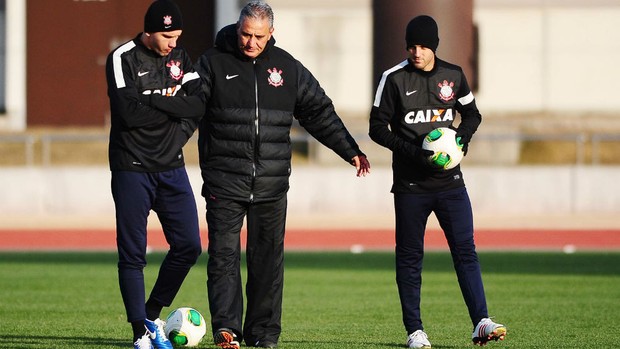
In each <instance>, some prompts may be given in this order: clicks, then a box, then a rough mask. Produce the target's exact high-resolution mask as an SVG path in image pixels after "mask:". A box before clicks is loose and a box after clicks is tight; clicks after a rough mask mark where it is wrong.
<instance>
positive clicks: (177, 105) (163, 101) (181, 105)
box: [145, 55, 205, 119]
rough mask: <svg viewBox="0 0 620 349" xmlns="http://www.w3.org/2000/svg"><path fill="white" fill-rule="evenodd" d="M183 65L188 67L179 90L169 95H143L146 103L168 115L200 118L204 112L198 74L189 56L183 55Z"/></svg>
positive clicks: (181, 117)
mask: <svg viewBox="0 0 620 349" xmlns="http://www.w3.org/2000/svg"><path fill="white" fill-rule="evenodd" d="M183 66H184V67H190V68H189V71H187V72H185V74H184V75H183V80H182V81H181V89H180V91H178V90H176V91H174V92H173V93H172V95H171V96H162V95H159V94H157V95H150V96H145V97H146V99H148V100H149V101H148V103H149V104H150V105H151V106H152V107H154V108H157V109H159V110H160V111H163V112H164V113H166V114H167V115H168V116H170V117H172V118H177V119H196V118H201V117H202V116H203V115H204V113H205V101H204V94H203V93H202V87H201V81H200V76H199V75H198V73H197V72H196V71H195V70H194V67H193V64H192V62H191V60H190V59H189V57H188V56H187V55H185V58H184V65H183Z"/></svg>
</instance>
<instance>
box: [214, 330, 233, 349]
mask: <svg viewBox="0 0 620 349" xmlns="http://www.w3.org/2000/svg"><path fill="white" fill-rule="evenodd" d="M213 342H214V343H215V345H217V346H218V347H220V348H222V349H239V342H238V341H237V335H236V334H235V333H234V332H233V331H232V330H231V329H228V328H220V329H219V330H217V332H215V334H214V335H213Z"/></svg>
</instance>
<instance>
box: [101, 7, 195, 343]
mask: <svg viewBox="0 0 620 349" xmlns="http://www.w3.org/2000/svg"><path fill="white" fill-rule="evenodd" d="M182 28H183V19H182V17H181V12H180V10H179V8H178V6H177V5H176V4H175V3H173V2H172V1H168V0H158V1H155V2H153V3H152V4H151V6H150V7H149V8H148V10H147V12H146V15H145V16H144V32H142V33H139V34H138V35H137V36H136V37H135V38H134V39H133V40H130V41H128V42H126V43H124V44H122V45H121V46H119V47H118V48H116V49H114V50H113V51H112V52H111V53H110V54H109V55H108V59H107V62H106V78H107V82H108V96H109V98H110V114H111V127H110V144H109V161H110V170H111V173H112V196H113V198H114V205H115V209H116V237H117V239H116V240H117V247H118V257H119V260H118V275H119V286H120V291H121V296H122V299H123V303H124V305H125V311H126V313H127V321H128V322H130V323H131V325H132V329H133V341H134V349H152V348H156V349H172V344H171V342H170V340H168V338H166V335H165V333H164V330H163V325H164V322H163V321H162V320H160V319H159V316H160V312H161V311H162V309H163V307H167V306H170V304H172V301H173V300H174V297H175V296H176V294H177V292H178V291H179V289H180V287H181V284H182V283H183V280H184V279H185V277H186V275H187V273H188V272H189V270H190V268H191V267H192V266H193V265H194V264H195V263H196V261H197V259H198V256H199V255H200V253H201V251H202V248H201V242H200V234H199V226H198V212H197V209H196V201H195V199H194V194H193V190H192V187H191V186H190V182H189V178H188V176H187V173H186V170H185V162H184V159H183V150H182V148H183V146H184V145H185V144H186V143H187V141H188V140H189V138H190V137H191V136H192V135H193V133H194V131H195V130H196V128H197V126H198V123H199V120H200V118H201V117H202V115H203V114H204V111H205V104H204V95H203V94H202V89H201V81H200V77H199V76H198V74H197V73H196V72H195V71H194V68H193V63H192V62H191V60H190V58H189V55H188V54H187V52H186V51H185V50H183V49H181V48H179V47H177V40H178V38H179V36H180V35H181V33H182ZM151 210H153V211H154V212H156V213H157V217H158V218H159V221H160V222H161V226H162V228H163V232H164V235H165V237H166V241H167V242H168V243H169V244H170V250H169V251H168V254H167V255H166V258H165V259H164V261H163V262H162V264H161V266H160V269H159V274H158V276H157V280H156V281H155V285H154V286H153V289H152V290H151V293H150V296H149V298H148V300H147V301H146V302H145V292H144V291H145V284H144V274H143V269H144V267H145V266H146V249H147V234H146V226H147V217H148V216H149V213H150V211H151ZM171 339H172V340H173V341H174V338H171Z"/></svg>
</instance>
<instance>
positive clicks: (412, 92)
mask: <svg viewBox="0 0 620 349" xmlns="http://www.w3.org/2000/svg"><path fill="white" fill-rule="evenodd" d="M416 92H418V90H413V91H407V92H405V94H406V95H407V96H411V95H412V94H414V93H416Z"/></svg>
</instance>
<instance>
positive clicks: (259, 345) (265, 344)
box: [254, 340, 278, 348]
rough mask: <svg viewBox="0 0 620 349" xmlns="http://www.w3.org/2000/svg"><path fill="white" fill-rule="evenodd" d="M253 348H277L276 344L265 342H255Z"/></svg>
mask: <svg viewBox="0 0 620 349" xmlns="http://www.w3.org/2000/svg"><path fill="white" fill-rule="evenodd" d="M254 346H255V347H257V348H275V347H277V346H278V343H276V342H272V341H269V340H265V341H257V342H256V344H254Z"/></svg>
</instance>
